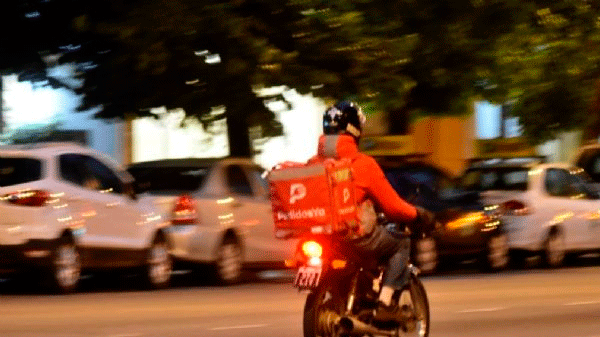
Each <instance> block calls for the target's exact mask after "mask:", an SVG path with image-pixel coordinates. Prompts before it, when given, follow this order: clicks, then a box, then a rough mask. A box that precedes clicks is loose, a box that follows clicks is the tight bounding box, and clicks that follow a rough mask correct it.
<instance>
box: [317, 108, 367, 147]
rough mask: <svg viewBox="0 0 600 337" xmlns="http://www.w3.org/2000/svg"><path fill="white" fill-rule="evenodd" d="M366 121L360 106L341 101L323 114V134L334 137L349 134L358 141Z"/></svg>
mask: <svg viewBox="0 0 600 337" xmlns="http://www.w3.org/2000/svg"><path fill="white" fill-rule="evenodd" d="M365 121H366V118H365V115H364V114H363V112H362V109H361V108H360V106H359V105H358V104H356V103H354V102H349V101H341V102H338V103H336V104H335V105H334V106H332V107H330V108H329V109H327V110H326V111H325V114H323V133H325V134H326V135H334V134H339V133H341V132H347V133H349V134H351V135H352V136H354V138H356V139H358V138H359V137H360V134H361V132H362V127H363V125H364V124H365Z"/></svg>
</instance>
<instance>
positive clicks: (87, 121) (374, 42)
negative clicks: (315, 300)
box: [0, 0, 600, 174]
mask: <svg viewBox="0 0 600 337" xmlns="http://www.w3.org/2000/svg"><path fill="white" fill-rule="evenodd" d="M2 6H3V8H2V20H1V24H2V28H3V31H4V32H6V33H5V34H3V35H2V37H1V40H0V48H1V49H0V55H1V57H0V62H1V63H0V69H1V70H0V71H1V73H2V85H1V86H0V89H1V92H2V105H1V112H2V142H4V143H7V144H9V143H23V142H33V141H39V140H42V139H43V140H50V139H60V140H74V141H78V142H81V143H84V144H86V145H89V146H91V147H93V148H95V149H97V150H99V151H101V152H104V153H106V154H108V155H110V156H112V157H114V158H115V159H117V160H118V161H119V162H121V163H122V164H129V163H133V162H139V161H147V160H156V159H163V158H181V157H224V156H228V155H242V156H252V157H253V158H254V159H255V160H256V161H257V162H258V163H259V164H261V165H262V166H265V167H269V166H271V165H273V164H274V163H277V162H279V161H282V160H305V159H307V158H309V157H310V156H311V155H312V154H314V153H315V151H316V139H317V136H318V134H319V133H320V132H321V127H320V124H321V113H322V111H323V110H324V107H325V106H326V105H327V104H330V103H331V102H332V101H334V100H338V99H353V100H355V101H357V102H359V103H360V104H362V105H363V106H364V107H365V110H366V111H367V113H368V117H369V118H368V127H367V130H366V134H367V135H368V136H371V138H369V139H364V140H363V141H364V143H365V144H364V147H365V149H367V150H370V151H375V150H376V149H377V147H378V144H382V142H385V143H386V144H388V145H387V147H386V149H387V151H388V153H385V154H387V155H396V156H407V155H414V154H420V155H425V156H426V158H427V159H430V160H431V161H432V162H435V163H436V164H438V165H441V166H443V167H445V168H448V169H449V170H451V171H452V172H454V173H455V174H459V173H460V172H461V171H462V170H464V168H465V165H466V164H465V163H466V161H467V160H469V159H472V158H480V157H485V156H492V155H494V154H492V152H498V150H502V151H501V152H502V155H506V156H510V155H515V154H513V152H515V150H516V149H518V150H519V151H521V152H520V153H518V154H517V155H524V154H531V155H542V156H546V157H547V158H548V159H549V160H551V161H558V160H569V159H570V154H572V153H573V150H574V149H575V148H577V147H578V146H579V145H580V144H582V143H584V142H589V141H596V140H597V138H598V132H599V130H600V127H599V123H600V118H599V116H598V115H599V112H598V111H599V109H600V105H599V104H598V101H599V98H598V89H597V88H599V87H600V86H599V85H598V84H597V83H598V82H597V78H598V72H599V69H598V58H599V55H598V43H599V42H598V41H599V40H598V39H599V35H598V34H599V28H598V25H599V23H598V22H599V21H598V11H599V10H600V9H599V8H598V7H599V6H598V4H597V3H596V2H595V1H583V0H581V1H552V2H547V1H426V2H418V3H417V2H413V1H393V2H391V3H390V2H388V1H376V0H373V1H367V0H365V1H340V2H339V3H338V2H336V1H327V2H324V1H288V2H281V1H211V2H206V3H205V2H203V1H192V0H189V1H185V0H177V1H125V0H115V1H112V0H111V1H75V0H39V1H36V0H31V1H16V0H12V1H7V2H6V3H5V4H4V5H2ZM152 135H160V137H153V136H152ZM389 135H402V136H403V137H401V138H394V139H393V140H392V141H391V142H392V143H397V144H394V145H390V139H386V136H389ZM378 141H379V142H378ZM390 146H393V147H394V149H393V150H392V149H390ZM379 147H381V145H379ZM379 150H381V149H379ZM378 153H379V154H384V153H383V152H381V151H379V152H378ZM497 154H498V153H496V155H497Z"/></svg>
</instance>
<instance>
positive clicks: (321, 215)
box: [269, 159, 358, 237]
mask: <svg viewBox="0 0 600 337" xmlns="http://www.w3.org/2000/svg"><path fill="white" fill-rule="evenodd" d="M269 188H270V193H271V204H272V208H273V219H274V223H275V235H276V236H277V237H280V236H281V235H279V234H278V233H279V232H294V233H297V234H299V233H302V232H306V231H310V232H313V233H325V234H331V233H333V232H337V231H344V230H347V229H349V228H354V227H356V226H357V225H358V210H357V207H356V200H355V197H354V182H353V179H352V169H351V167H350V162H349V161H346V160H333V159H328V160H326V161H324V162H318V163H311V164H303V163H296V162H285V163H283V164H280V165H278V166H276V167H275V168H274V169H273V170H272V171H271V172H270V173H269Z"/></svg>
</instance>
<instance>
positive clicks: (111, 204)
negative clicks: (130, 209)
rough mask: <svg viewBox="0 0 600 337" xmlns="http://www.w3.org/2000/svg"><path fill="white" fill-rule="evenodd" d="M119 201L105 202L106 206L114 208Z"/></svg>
mask: <svg viewBox="0 0 600 337" xmlns="http://www.w3.org/2000/svg"><path fill="white" fill-rule="evenodd" d="M120 204H121V203H120V202H110V203H108V204H106V208H114V207H117V206H119V205H120Z"/></svg>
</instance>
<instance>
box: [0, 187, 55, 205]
mask: <svg viewBox="0 0 600 337" xmlns="http://www.w3.org/2000/svg"><path fill="white" fill-rule="evenodd" d="M2 199H3V200H6V201H8V202H9V203H11V204H14V205H19V206H31V207H42V206H44V205H46V202H47V201H48V200H49V199H50V193H48V192H47V191H44V190H29V191H20V192H15V193H9V194H6V195H4V196H3V197H2Z"/></svg>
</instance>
